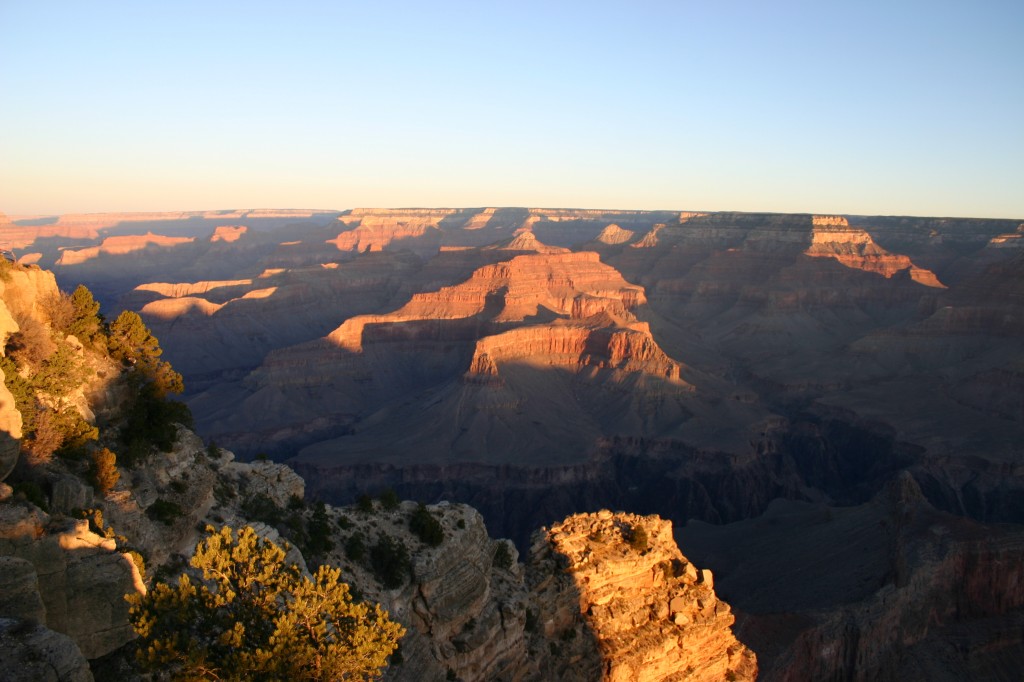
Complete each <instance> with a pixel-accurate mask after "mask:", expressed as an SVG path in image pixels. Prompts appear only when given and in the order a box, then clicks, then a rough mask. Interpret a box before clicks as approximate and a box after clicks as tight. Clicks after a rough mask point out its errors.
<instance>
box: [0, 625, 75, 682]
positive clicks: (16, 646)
mask: <svg viewBox="0 0 1024 682" xmlns="http://www.w3.org/2000/svg"><path fill="white" fill-rule="evenodd" d="M0 661H3V665H4V670H3V679H4V680H5V682H93V675H92V672H91V671H90V670H89V662H88V661H86V660H85V657H84V656H83V655H82V652H81V651H79V650H78V647H77V646H75V643H74V641H72V639H71V638H70V637H68V636H67V635H62V634H60V633H58V632H54V631H53V630H50V629H49V628H46V627H43V626H42V625H33V624H31V623H26V622H24V621H18V620H14V619H10V618H2V617H0Z"/></svg>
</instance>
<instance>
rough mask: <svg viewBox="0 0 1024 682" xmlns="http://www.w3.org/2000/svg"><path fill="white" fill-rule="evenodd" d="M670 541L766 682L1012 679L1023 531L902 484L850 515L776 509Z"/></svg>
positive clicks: (1022, 649)
mask: <svg viewBox="0 0 1024 682" xmlns="http://www.w3.org/2000/svg"><path fill="white" fill-rule="evenodd" d="M676 537H677V539H678V541H679V542H680V544H681V546H683V547H685V548H686V550H687V552H688V553H689V554H690V555H691V556H694V557H698V558H699V560H700V561H702V562H704V563H706V564H707V565H709V566H711V567H712V568H714V569H715V571H716V574H717V576H718V580H717V586H718V589H719V590H720V592H721V593H722V594H723V595H724V596H725V598H727V599H729V600H730V603H731V604H732V605H733V607H734V609H735V610H736V611H737V613H738V614H739V615H738V616H737V627H736V632H737V635H738V636H739V637H741V638H742V639H743V640H744V641H745V642H746V643H747V644H748V645H749V646H750V647H751V648H753V649H754V650H755V651H756V652H757V654H758V661H759V663H760V665H761V670H762V678H763V679H766V680H795V679H847V680H870V679H902V680H964V679H1012V678H1013V675H1014V673H1011V672H1010V670H1012V669H1014V668H1016V669H1019V664H1020V661H1021V660H1024V644H1022V642H1021V641H1020V639H1019V638H1017V637H1014V636H1007V634H1008V633H1009V632H1012V631H1013V630H1014V629H1015V628H1016V627H1017V624H1018V623H1019V622H1020V618H1021V615H1022V606H1024V590H1022V588H1021V585H1022V584H1024V583H1022V582H1021V579H1020V578H1021V576H1022V575H1024V534H1022V532H1021V530H1020V527H1019V526H1018V527H1013V528H1010V527H993V526H984V525H981V524H977V523H974V522H971V521H968V520H965V519H962V518H956V517H953V516H951V515H948V514H944V513H941V512H938V511H937V510H936V509H935V508H934V507H932V506H931V505H929V504H928V503H927V501H926V500H925V498H924V496H923V495H922V493H921V490H920V488H919V487H918V485H917V483H916V482H915V481H914V479H913V478H912V477H911V476H910V475H908V474H904V475H902V476H900V477H899V478H898V479H897V480H896V481H893V482H892V483H891V484H890V485H889V486H887V487H886V489H885V490H884V491H882V492H881V493H879V494H878V495H877V496H876V497H875V498H874V499H872V500H871V501H869V502H867V503H865V504H863V505H860V506H855V507H846V508H834V507H829V506H826V505H821V504H806V503H793V502H788V503H787V502H782V501H781V500H780V501H778V502H776V503H774V504H773V505H772V506H771V508H770V509H769V510H768V512H766V513H765V514H764V515H763V516H761V517H759V518H756V519H752V520H749V521H743V522H740V523H736V524H731V525H728V526H720V527H714V526H710V525H707V524H703V523H696V522H695V523H691V524H688V525H687V526H686V527H685V528H682V529H679V530H678V531H677V533H676ZM793 576H799V580H794V579H793ZM837 597H838V598H837ZM968 632H969V633H970V634H969V635H965V634H964V633H968ZM952 642H956V644H955V645H952ZM932 656H935V658H932ZM990 657H992V658H990ZM986 659H987V660H986ZM940 660H941V663H939V661H940ZM1000 666H1005V667H1004V668H1003V670H1004V671H1005V672H1004V673H1000V672H999V668H1000Z"/></svg>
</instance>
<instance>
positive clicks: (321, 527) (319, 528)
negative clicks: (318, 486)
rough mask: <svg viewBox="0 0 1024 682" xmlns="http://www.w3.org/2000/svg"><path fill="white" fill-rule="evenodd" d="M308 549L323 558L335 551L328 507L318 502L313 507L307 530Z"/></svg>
mask: <svg viewBox="0 0 1024 682" xmlns="http://www.w3.org/2000/svg"><path fill="white" fill-rule="evenodd" d="M306 538H307V539H306V547H305V548H306V549H307V550H309V552H310V553H311V554H313V555H317V556H322V555H324V554H327V552H330V551H331V550H332V549H334V543H333V542H332V541H331V524H330V520H329V519H328V518H327V505H325V504H324V503H323V502H317V503H316V505H315V506H314V507H313V514H312V516H310V519H309V524H308V527H307V529H306Z"/></svg>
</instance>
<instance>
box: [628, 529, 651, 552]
mask: <svg viewBox="0 0 1024 682" xmlns="http://www.w3.org/2000/svg"><path fill="white" fill-rule="evenodd" d="M622 536H623V539H624V540H626V542H628V543H629V546H630V547H632V548H633V549H635V550H636V551H638V552H646V551H647V549H648V543H647V531H645V530H644V529H643V526H631V525H626V526H625V527H624V528H623V529H622Z"/></svg>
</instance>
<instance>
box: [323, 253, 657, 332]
mask: <svg viewBox="0 0 1024 682" xmlns="http://www.w3.org/2000/svg"><path fill="white" fill-rule="evenodd" d="M581 294H588V295H590V296H593V297H597V298H604V299H614V300H617V301H619V302H620V303H621V304H622V306H623V308H624V309H625V310H629V309H632V308H634V307H636V306H637V305H641V304H642V303H643V302H644V301H645V300H646V299H645V297H644V291H643V288H642V287H638V286H635V285H632V284H629V283H628V282H626V281H625V280H624V279H623V278H622V276H621V275H620V274H619V273H618V272H616V271H615V269H613V268H611V267H608V266H607V265H605V264H603V263H601V261H600V258H599V257H598V255H597V254H596V253H589V252H582V253H555V254H543V255H524V256H516V257H515V258H513V259H512V260H510V261H505V262H502V263H497V264H495V265H488V266H485V267H483V268H480V269H478V270H477V271H476V272H474V273H473V275H472V277H470V279H469V280H467V281H466V282H463V283H462V284H458V285H455V286H451V287H444V288H442V289H440V290H438V291H433V292H429V293H418V294H414V295H413V296H412V299H411V300H410V301H409V303H408V304H406V305H405V306H403V307H402V308H401V309H399V310H397V311H395V312H393V313H390V314H388V315H360V316H358V317H353V318H350V319H348V320H346V321H345V323H344V324H342V325H341V326H340V327H338V328H337V329H336V330H335V331H334V332H332V333H331V334H330V335H329V336H328V340H330V341H331V342H333V343H335V344H337V345H339V346H341V347H343V348H347V349H349V350H353V351H358V350H361V348H362V343H363V333H364V330H366V328H367V327H368V326H371V325H373V326H378V327H379V326H380V325H387V324H393V323H397V322H409V321H413V320H427V319H434V320H454V319H467V318H471V317H474V316H477V315H481V314H483V313H484V312H485V311H487V313H488V316H489V317H492V319H494V320H495V321H496V322H512V321H523V320H525V319H527V318H530V317H533V316H537V315H540V314H542V313H543V312H544V311H547V312H548V314H550V313H554V314H556V315H569V314H571V313H572V310H573V306H574V304H575V301H576V299H577V297H579V296H580V295H581Z"/></svg>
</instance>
